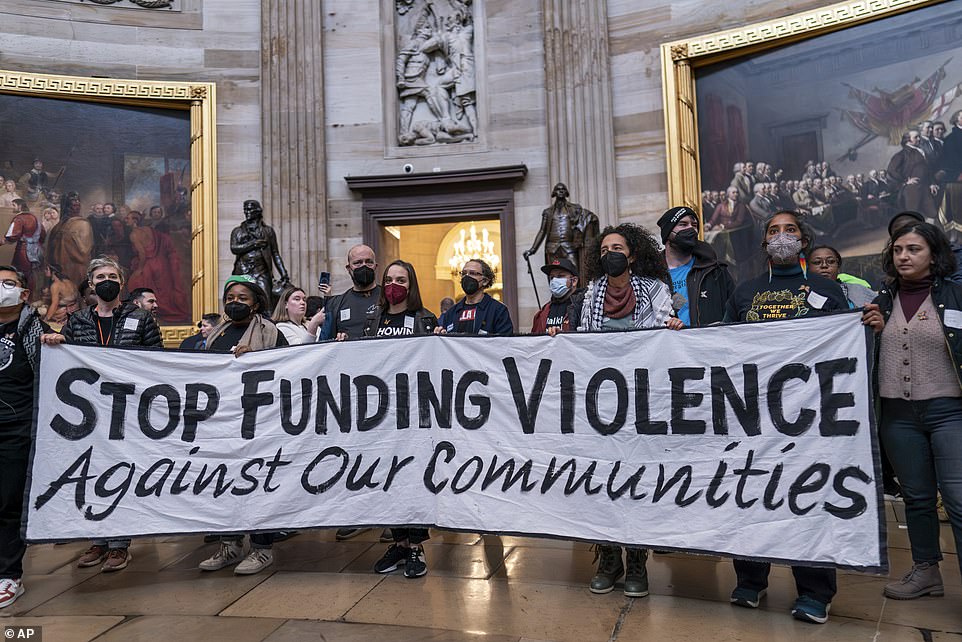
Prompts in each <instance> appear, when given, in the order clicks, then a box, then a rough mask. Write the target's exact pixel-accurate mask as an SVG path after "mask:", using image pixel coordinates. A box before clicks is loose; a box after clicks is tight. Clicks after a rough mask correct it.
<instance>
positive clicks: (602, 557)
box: [588, 544, 625, 594]
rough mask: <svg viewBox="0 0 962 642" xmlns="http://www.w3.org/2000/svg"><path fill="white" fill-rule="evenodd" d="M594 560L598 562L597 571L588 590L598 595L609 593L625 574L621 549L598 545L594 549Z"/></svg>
mask: <svg viewBox="0 0 962 642" xmlns="http://www.w3.org/2000/svg"><path fill="white" fill-rule="evenodd" d="M595 560H598V570H597V571H595V576H594V577H593V578H591V583H590V584H589V585H588V590H589V591H591V592H592V593H599V594H601V593H610V592H611V589H613V588H615V582H617V581H618V578H620V577H621V576H622V574H623V573H624V572H625V566H624V564H622V563H621V547H620V546H602V545H601V544H598V545H597V546H596V547H595Z"/></svg>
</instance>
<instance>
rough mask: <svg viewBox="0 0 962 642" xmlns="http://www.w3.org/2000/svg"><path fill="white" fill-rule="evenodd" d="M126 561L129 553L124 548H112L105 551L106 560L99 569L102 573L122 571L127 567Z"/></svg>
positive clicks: (128, 559) (128, 560)
mask: <svg viewBox="0 0 962 642" xmlns="http://www.w3.org/2000/svg"><path fill="white" fill-rule="evenodd" d="M128 562H130V553H129V552H128V551H127V549H126V548H112V549H110V550H109V551H107V560H106V561H105V562H104V565H103V566H101V567H100V570H101V571H103V572H104V573H110V572H113V571H122V570H124V569H125V568H127V563H128Z"/></svg>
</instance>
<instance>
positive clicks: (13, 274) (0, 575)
mask: <svg viewBox="0 0 962 642" xmlns="http://www.w3.org/2000/svg"><path fill="white" fill-rule="evenodd" d="M29 297H30V291H29V290H28V289H27V277H26V276H25V275H24V274H23V273H22V272H20V271H19V270H17V269H16V268H14V267H13V266H10V265H0V390H3V403H2V404H0V461H2V462H3V465H2V466H0V608H4V607H7V606H10V605H11V604H13V603H14V602H15V601H16V600H17V598H18V597H20V596H21V595H23V592H24V587H23V555H24V553H25V552H26V550H27V546H26V544H25V543H24V541H23V539H22V538H21V537H20V522H21V518H22V514H23V504H24V500H23V498H24V494H25V492H26V483H27V462H28V460H29V458H30V443H31V438H30V435H31V428H32V423H33V403H34V377H35V376H36V374H37V368H38V367H39V357H40V336H41V335H42V334H44V333H49V332H50V328H49V327H47V325H46V324H44V323H43V321H41V320H40V316H39V315H38V314H37V312H36V311H35V310H34V309H33V308H31V307H30V306H29V305H27V301H28V300H29Z"/></svg>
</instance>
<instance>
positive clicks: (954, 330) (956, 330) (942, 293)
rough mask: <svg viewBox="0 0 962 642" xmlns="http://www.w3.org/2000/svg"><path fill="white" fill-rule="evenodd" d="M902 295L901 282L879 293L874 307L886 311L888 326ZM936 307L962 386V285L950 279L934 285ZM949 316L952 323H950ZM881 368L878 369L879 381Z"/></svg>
mask: <svg viewBox="0 0 962 642" xmlns="http://www.w3.org/2000/svg"><path fill="white" fill-rule="evenodd" d="M897 292H898V282H895V283H893V284H891V285H887V286H885V287H883V288H882V289H881V290H879V294H878V296H877V297H875V300H874V301H873V303H877V304H878V306H879V309H880V310H881V311H882V316H883V317H884V318H885V322H886V323H888V321H889V317H890V316H891V315H892V309H893V307H894V305H895V295H896V293H897ZM932 303H933V304H935V309H936V311H937V312H938V314H939V322H940V323H941V324H942V333H943V334H944V335H945V343H946V345H948V347H949V355H950V356H951V357H952V364H953V365H954V366H955V376H956V378H957V379H958V380H959V385H960V386H962V285H959V284H958V283H953V282H952V281H949V280H947V279H939V278H937V279H935V281H934V282H933V283H932ZM946 315H948V316H949V322H948V323H946ZM881 344H882V342H881V341H876V343H875V345H876V350H875V354H876V364H877V363H878V346H880V345H881ZM877 376H878V368H876V377H877Z"/></svg>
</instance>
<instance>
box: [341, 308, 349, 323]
mask: <svg viewBox="0 0 962 642" xmlns="http://www.w3.org/2000/svg"><path fill="white" fill-rule="evenodd" d="M350 320H351V308H343V309H342V310H341V321H350Z"/></svg>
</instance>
